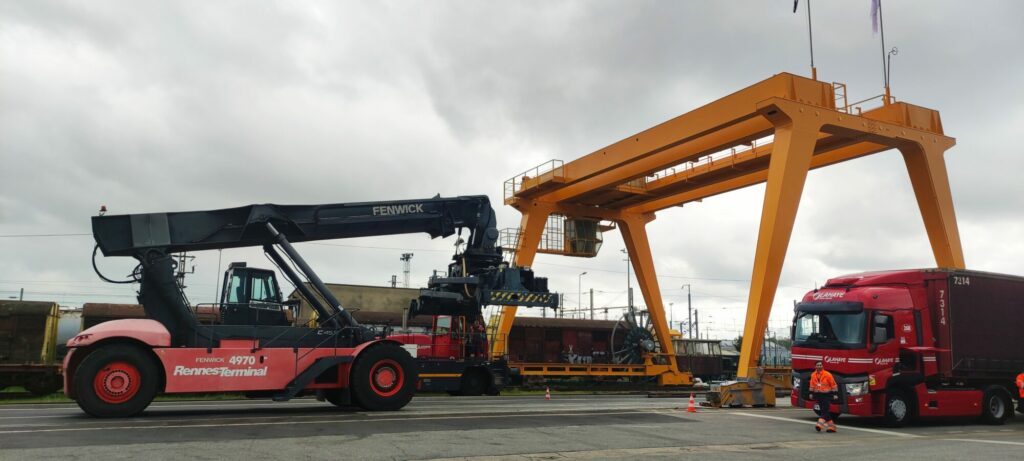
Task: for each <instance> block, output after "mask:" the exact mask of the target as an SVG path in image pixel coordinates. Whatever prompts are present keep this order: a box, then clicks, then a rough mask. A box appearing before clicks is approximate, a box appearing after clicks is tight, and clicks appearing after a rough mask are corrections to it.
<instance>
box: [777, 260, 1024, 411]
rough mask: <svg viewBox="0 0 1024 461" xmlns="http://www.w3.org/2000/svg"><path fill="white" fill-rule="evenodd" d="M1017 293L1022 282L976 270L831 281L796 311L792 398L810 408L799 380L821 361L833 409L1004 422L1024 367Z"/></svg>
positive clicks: (1023, 312)
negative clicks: (829, 378)
mask: <svg viewBox="0 0 1024 461" xmlns="http://www.w3.org/2000/svg"><path fill="white" fill-rule="evenodd" d="M971 283H973V284H974V285H973V286H972V285H971ZM1022 298H1024V279H1021V278H1019V277H1011V276H1001V275H998V274H989V273H983V272H976V271H951V270H938V269H935V270H904V271H889V272H871V273H862V274H854V275H849V276H843V277H837V278H833V279H830V280H829V281H828V282H827V283H826V285H825V286H824V287H822V288H820V289H817V290H814V291H811V292H809V293H807V294H806V295H805V296H804V297H803V299H802V301H801V302H799V303H797V304H796V306H795V309H794V320H793V331H792V333H793V349H792V359H793V377H794V383H793V384H794V385H793V391H792V393H791V401H792V404H793V405H794V406H802V407H806V408H812V407H813V406H814V405H815V402H814V401H813V399H811V398H810V396H809V393H808V390H807V386H806V383H807V382H809V377H810V373H811V372H812V371H813V369H814V364H815V363H816V362H818V361H821V362H822V364H823V366H824V368H825V369H826V370H828V371H829V372H831V373H832V374H833V376H834V377H835V378H836V382H837V384H838V385H839V386H838V387H839V392H838V398H837V400H836V401H835V403H833V405H832V411H833V412H841V413H846V414H852V415H857V416H881V417H884V418H885V419H886V420H887V421H888V422H889V423H890V424H891V425H896V426H898V425H903V424H906V423H908V422H909V421H911V420H913V419H914V418H916V417H932V416H967V417H980V418H981V419H982V420H984V421H986V422H989V423H994V424H1001V423H1003V422H1005V421H1006V419H1007V418H1009V417H1010V416H1012V414H1013V406H1012V403H1013V402H1012V399H1013V397H1014V396H1015V393H1011V392H1010V390H1011V389H1013V388H1012V377H1013V376H1015V375H1016V373H1018V371H1015V370H1017V369H1024V352H1022V350H1024V349H1022V348H1020V347H1017V346H1015V345H1013V342H1015V338H1016V337H1017V336H1018V335H1019V332H1018V335H1013V334H1012V331H1013V330H1014V329H1018V330H1019V327H1020V325H1021V324H1022V323H1021V321H1022V320H1024V309H1020V308H1019V307H1018V306H1017V305H1016V303H1015V302H1014V301H1013V300H1014V299H1018V300H1019V299H1022ZM1014 325H1016V326H1014ZM1003 330H1007V331H1003ZM1004 343H1005V344H1004Z"/></svg>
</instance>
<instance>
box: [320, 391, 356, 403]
mask: <svg viewBox="0 0 1024 461" xmlns="http://www.w3.org/2000/svg"><path fill="white" fill-rule="evenodd" d="M347 392H348V390H347V389H328V390H325V391H324V399H325V400H327V401H328V402H331V404H333V405H334V406H336V407H341V408H349V407H352V406H353V405H355V404H354V403H353V402H352V398H351V396H349V395H346V394H347Z"/></svg>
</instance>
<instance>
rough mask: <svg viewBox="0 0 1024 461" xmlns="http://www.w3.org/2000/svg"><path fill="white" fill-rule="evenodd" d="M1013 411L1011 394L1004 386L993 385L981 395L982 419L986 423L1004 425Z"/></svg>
mask: <svg viewBox="0 0 1024 461" xmlns="http://www.w3.org/2000/svg"><path fill="white" fill-rule="evenodd" d="M1011 413H1013V404H1012V403H1011V402H1010V396H1009V395H1007V393H1006V391H1005V390H1003V388H1001V387H998V386H991V387H989V388H988V389H986V390H985V395H984V396H982V397H981V421H982V422H983V423H985V424H993V425H1002V424H1005V423H1006V419H1007V418H1009V417H1010V414H1011Z"/></svg>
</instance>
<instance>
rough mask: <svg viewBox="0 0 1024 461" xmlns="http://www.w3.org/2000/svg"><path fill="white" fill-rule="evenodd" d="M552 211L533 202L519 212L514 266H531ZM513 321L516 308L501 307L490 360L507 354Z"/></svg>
mask: <svg viewBox="0 0 1024 461" xmlns="http://www.w3.org/2000/svg"><path fill="white" fill-rule="evenodd" d="M552 210H553V207H552V206H551V205H549V204H545V203H540V202H533V203H531V204H530V205H529V206H528V207H525V208H524V209H520V210H519V211H520V212H521V213H522V214H523V216H522V219H521V220H520V222H519V229H520V234H519V239H518V242H516V254H515V259H514V262H513V263H514V264H515V265H516V266H518V267H522V266H530V265H532V264H533V258H534V257H535V256H537V247H538V246H539V245H540V238H541V235H542V234H543V233H544V224H545V223H546V222H547V220H548V216H550V215H551V212H552ZM515 319H516V306H503V307H502V309H501V317H499V319H498V328H497V329H496V330H495V331H496V333H495V335H494V338H492V339H491V358H492V359H494V360H500V359H503V358H505V356H506V355H507V354H508V334H509V332H511V331H512V322H514V321H515Z"/></svg>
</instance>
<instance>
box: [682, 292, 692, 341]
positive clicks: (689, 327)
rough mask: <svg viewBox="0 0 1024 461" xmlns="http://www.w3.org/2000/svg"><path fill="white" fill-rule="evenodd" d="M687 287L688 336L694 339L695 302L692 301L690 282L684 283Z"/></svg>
mask: <svg viewBox="0 0 1024 461" xmlns="http://www.w3.org/2000/svg"><path fill="white" fill-rule="evenodd" d="M683 287H685V288H686V321H687V322H689V323H687V324H686V329H687V330H689V331H687V333H688V336H689V337H690V338H691V339H693V304H691V303H690V284H689V283H687V284H686V285H683Z"/></svg>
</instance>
